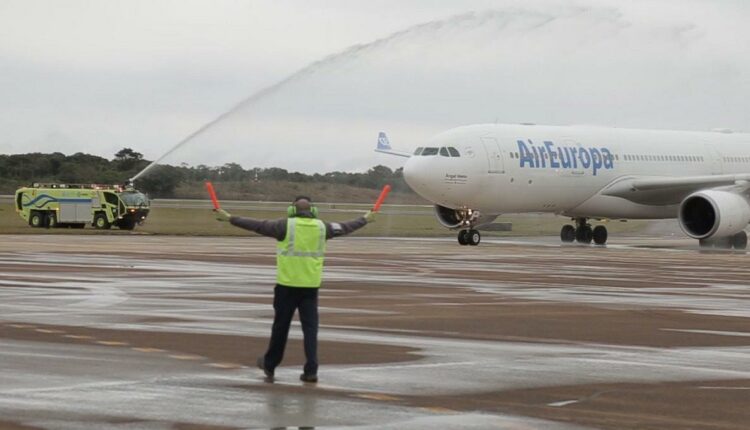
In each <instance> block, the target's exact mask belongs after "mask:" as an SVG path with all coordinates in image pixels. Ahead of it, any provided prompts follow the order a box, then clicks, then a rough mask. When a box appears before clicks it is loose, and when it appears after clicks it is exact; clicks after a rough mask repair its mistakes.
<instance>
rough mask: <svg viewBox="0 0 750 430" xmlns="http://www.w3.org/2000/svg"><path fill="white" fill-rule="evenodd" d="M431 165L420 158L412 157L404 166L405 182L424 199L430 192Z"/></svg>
mask: <svg viewBox="0 0 750 430" xmlns="http://www.w3.org/2000/svg"><path fill="white" fill-rule="evenodd" d="M427 164H429V163H425V162H424V160H423V159H420V158H419V157H411V158H409V160H407V161H406V164H404V180H405V181H406V183H407V184H408V185H409V186H410V187H411V189H412V190H414V191H415V192H416V193H417V194H421V195H422V196H423V197H426V196H425V193H426V192H427V191H428V190H427V188H428V184H429V176H430V175H429V166H428V165H427Z"/></svg>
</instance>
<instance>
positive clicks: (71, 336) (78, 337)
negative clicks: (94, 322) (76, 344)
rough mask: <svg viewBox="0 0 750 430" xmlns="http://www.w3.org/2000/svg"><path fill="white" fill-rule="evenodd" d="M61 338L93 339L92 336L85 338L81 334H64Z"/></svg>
mask: <svg viewBox="0 0 750 430" xmlns="http://www.w3.org/2000/svg"><path fill="white" fill-rule="evenodd" d="M63 337H67V338H68V339H81V340H91V339H94V337H93V336H86V335H83V334H66V335H65V336H63Z"/></svg>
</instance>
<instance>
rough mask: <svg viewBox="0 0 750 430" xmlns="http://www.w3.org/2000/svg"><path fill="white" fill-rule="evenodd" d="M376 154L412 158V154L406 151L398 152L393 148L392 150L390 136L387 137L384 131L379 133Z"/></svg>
mask: <svg viewBox="0 0 750 430" xmlns="http://www.w3.org/2000/svg"><path fill="white" fill-rule="evenodd" d="M375 152H381V153H383V154H389V155H396V156H398V157H406V158H409V157H411V154H410V153H408V152H404V151H396V150H394V149H393V148H391V142H389V141H388V136H386V134H385V132H384V131H381V132H380V133H378V147H377V148H375Z"/></svg>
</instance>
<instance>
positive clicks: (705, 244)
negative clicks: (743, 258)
mask: <svg viewBox="0 0 750 430" xmlns="http://www.w3.org/2000/svg"><path fill="white" fill-rule="evenodd" d="M700 247H701V248H718V249H735V250H738V251H743V250H745V249H747V233H745V232H744V231H741V232H739V233H737V234H735V235H732V236H726V237H717V238H711V239H701V240H700Z"/></svg>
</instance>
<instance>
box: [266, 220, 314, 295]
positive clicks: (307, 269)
mask: <svg viewBox="0 0 750 430" xmlns="http://www.w3.org/2000/svg"><path fill="white" fill-rule="evenodd" d="M325 251H326V225H325V223H323V221H321V220H319V219H315V218H301V217H300V218H297V217H292V218H289V219H287V222H286V237H284V240H283V241H280V242H278V244H277V249H276V282H277V283H278V284H281V285H285V286H287V287H306V288H318V287H320V282H321V280H322V277H323V257H324V255H325Z"/></svg>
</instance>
